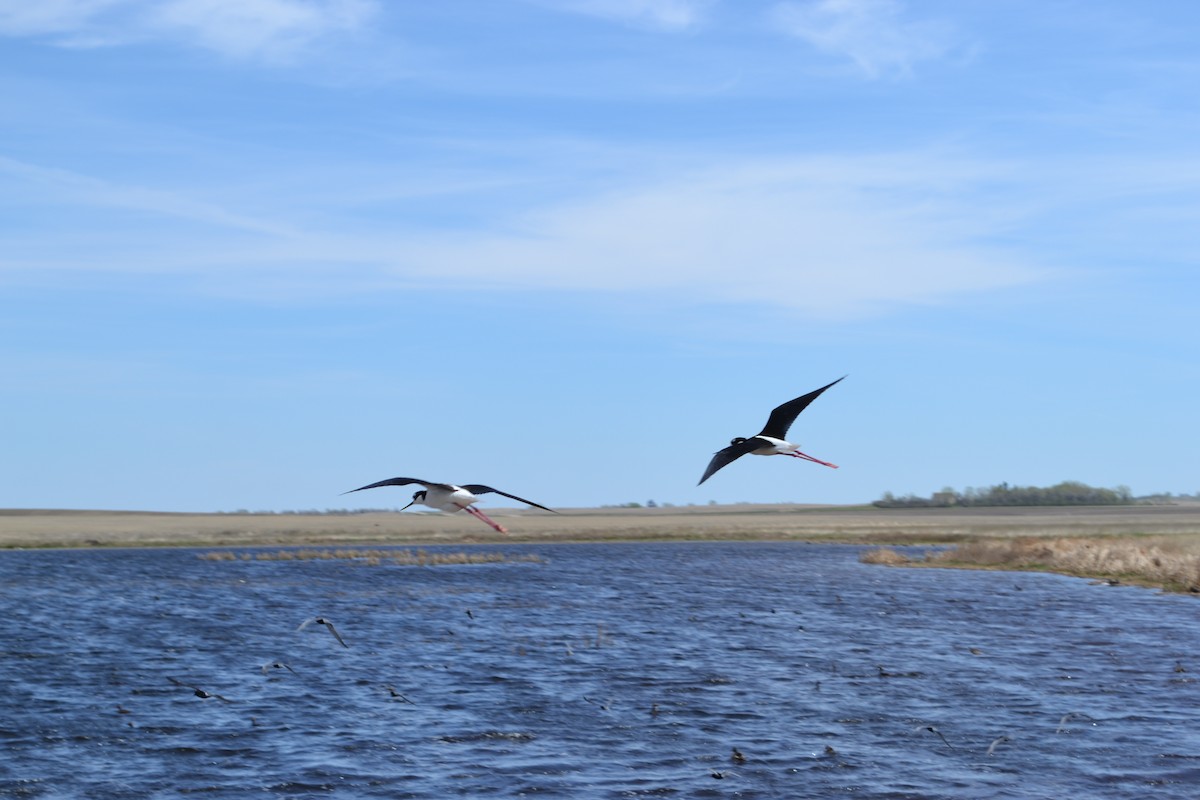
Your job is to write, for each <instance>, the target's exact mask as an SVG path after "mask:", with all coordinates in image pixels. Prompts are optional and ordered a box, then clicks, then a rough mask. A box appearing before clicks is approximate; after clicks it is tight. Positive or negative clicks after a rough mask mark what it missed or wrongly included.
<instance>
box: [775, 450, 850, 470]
mask: <svg viewBox="0 0 1200 800" xmlns="http://www.w3.org/2000/svg"><path fill="white" fill-rule="evenodd" d="M786 455H789V456H792V457H793V458H803V459H804V460H806V461H812V462H814V463H817V464H821V465H823V466H826V467H831V468H832V469H837V468H838V465H837V464H830V463H829V462H828V461H822V460H821V459H819V458H813V457H812V456H810V455H809V454H808V453H801V452H800V451H799V450H797V451H796V452H794V453H787V454H786Z"/></svg>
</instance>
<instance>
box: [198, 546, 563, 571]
mask: <svg viewBox="0 0 1200 800" xmlns="http://www.w3.org/2000/svg"><path fill="white" fill-rule="evenodd" d="M197 557H198V558H201V559H204V560H206V561H350V562H353V563H357V564H363V565H365V566H369V567H378V566H381V565H390V566H401V567H437V566H445V565H451V564H454V565H459V564H496V563H500V562H526V563H529V562H534V563H536V562H540V561H541V560H542V559H541V558H540V557H539V556H538V555H537V554H536V553H528V554H524V555H517V556H510V555H507V554H505V553H497V552H486V551H480V552H467V551H464V550H459V551H455V552H446V553H443V552H430V551H428V550H424V549H417V550H381V549H371V550H364V549H358V548H337V549H333V550H329V549H308V548H305V549H293V550H276V551H273V552H265V551H264V552H241V553H234V552H233V551H231V550H213V551H210V552H207V553H201V554H200V555H199V556H197Z"/></svg>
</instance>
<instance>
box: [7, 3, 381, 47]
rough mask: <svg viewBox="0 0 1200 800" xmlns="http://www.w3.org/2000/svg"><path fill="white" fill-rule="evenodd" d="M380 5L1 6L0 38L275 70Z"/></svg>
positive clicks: (347, 30) (352, 28)
mask: <svg viewBox="0 0 1200 800" xmlns="http://www.w3.org/2000/svg"><path fill="white" fill-rule="evenodd" d="M379 8H380V6H379V2H378V0H38V2H27V1H25V0H0V35H6V36H37V37H46V38H49V39H50V40H51V41H53V42H54V43H55V44H58V45H60V46H64V47H104V46H117V45H128V44H133V43H138V42H148V41H150V42H152V41H167V42H174V43H185V44H190V45H193V46H196V47H201V48H204V49H207V50H211V51H215V52H217V53H220V54H221V55H224V56H227V57H231V58H240V59H253V60H261V61H267V62H275V63H287V62H290V61H293V60H295V59H297V58H298V57H299V56H301V55H303V54H304V53H305V52H307V51H309V50H310V49H312V48H314V47H316V46H317V45H319V44H320V43H322V42H324V41H326V40H328V39H331V38H336V37H338V36H343V35H347V34H352V33H355V32H357V31H360V30H362V29H364V28H365V27H366V25H367V24H368V23H369V22H370V21H371V20H372V19H373V18H374V16H375V15H376V13H377V12H378V11H379Z"/></svg>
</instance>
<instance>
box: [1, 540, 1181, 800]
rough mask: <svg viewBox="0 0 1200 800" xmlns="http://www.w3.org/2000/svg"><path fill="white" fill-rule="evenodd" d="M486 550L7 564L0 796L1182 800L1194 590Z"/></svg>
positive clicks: (726, 558) (737, 546)
mask: <svg viewBox="0 0 1200 800" xmlns="http://www.w3.org/2000/svg"><path fill="white" fill-rule="evenodd" d="M459 549H461V548H459ZM492 549H497V550H502V551H504V552H507V553H511V554H529V553H536V554H537V555H539V556H540V557H541V559H542V560H541V562H515V561H514V562H510V563H491V564H473V565H463V566H438V567H411V566H387V565H381V566H368V565H365V564H357V563H351V562H347V561H315V560H314V561H242V560H237V561H212V560H204V559H201V558H198V557H197V556H198V554H199V553H201V552H203V551H194V550H154V551H149V550H147V551H96V552H92V551H52V552H4V553H0V604H2V607H3V609H4V616H5V622H6V624H5V632H4V638H3V639H2V640H0V696H2V697H3V700H4V704H3V709H4V710H3V712H2V713H0V744H2V745H3V746H2V747H0V795H5V796H13V797H85V796H86V797H92V798H109V797H112V798H117V797H120V798H139V797H147V798H148V797H163V796H168V795H169V796H175V795H176V794H178V793H182V792H188V793H192V792H195V793H202V794H203V796H205V797H212V798H243V797H247V796H249V795H250V794H251V793H256V794H257V793H266V794H268V795H270V794H279V795H287V796H292V797H305V796H313V797H316V796H322V797H345V798H370V797H381V798H382V797H386V798H404V797H413V798H446V797H517V796H538V797H556V798H593V797H594V798H610V797H611V798H621V797H642V796H647V797H652V796H668V797H670V796H674V797H688V798H693V797H698V798H703V797H714V798H715V797H742V798H793V797H808V798H821V797H829V798H844V797H868V798H956V799H957V798H1022V800H1027V799H1028V798H1064V797H1088V798H1142V797H1163V798H1189V799H1190V798H1194V797H1196V796H1197V787H1198V786H1200V732H1198V728H1197V725H1196V708H1197V705H1198V702H1197V701H1198V700H1200V689H1198V685H1197V683H1196V679H1197V678H1200V650H1198V649H1197V646H1196V645H1197V641H1198V635H1197V634H1200V619H1198V616H1197V615H1198V612H1200V606H1198V605H1197V601H1196V600H1195V599H1194V598H1189V597H1172V596H1164V595H1160V594H1157V593H1154V592H1151V591H1148V590H1144V589H1135V588H1124V587H1106V586H1093V585H1091V584H1089V583H1088V582H1087V581H1083V580H1078V579H1072V578H1064V577H1059V576H1053V575H1027V574H1011V573H982V572H955V571H943V570H903V569H889V568H884V567H877V566H869V565H863V564H859V563H858V561H857V554H858V550H857V548H853V547H847V546H824V545H820V546H818V545H806V544H778V543H769V544H768V543H762V544H760V543H728V544H726V543H672V544H604V545H540V546H539V545H529V546H503V545H497V546H496V547H495V548H492ZM318 616H320V617H324V618H326V619H328V620H329V621H331V622H332V623H333V624H334V625H336V628H337V631H338V632H339V633H340V634H341V636H342V637H343V638H344V639H345V642H346V645H347V646H346V647H343V646H342V645H341V644H339V642H338V641H337V640H336V639H335V638H334V636H332V635H331V632H330V631H329V630H328V629H327V627H326V626H323V625H320V624H310V625H309V626H307V627H306V628H305V629H304V630H300V631H298V630H297V626H298V625H300V623H302V622H304V621H305V620H306V619H309V618H312V617H318ZM197 690H198V691H197ZM205 695H207V697H206V696H205ZM218 695H219V697H218ZM735 750H736V753H735ZM989 750H990V754H989Z"/></svg>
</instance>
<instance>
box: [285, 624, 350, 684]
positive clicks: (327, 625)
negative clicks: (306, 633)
mask: <svg viewBox="0 0 1200 800" xmlns="http://www.w3.org/2000/svg"><path fill="white" fill-rule="evenodd" d="M314 622H315V623H316V624H318V625H324V626H325V627H326V628H328V629H329V632H330V633H332V634H333V637H334V638H335V639H337V640H338V641H339V642H341V644H342V647H349V646H350V645H348V644H346V640H345V639H343V638H342V635H341V634H340V633H338V632H337V628H335V627H333V623H332V622H330V621H329V620H327V619H325V618H324V617H311V618H309V619H306V620H304V622H301V623H300V627H299V628H296V630H298V631H302V630H304V629H305V628H307V627H308V626H309V625H312V624H313V623H314ZM294 671H295V670H293V672H294Z"/></svg>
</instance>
